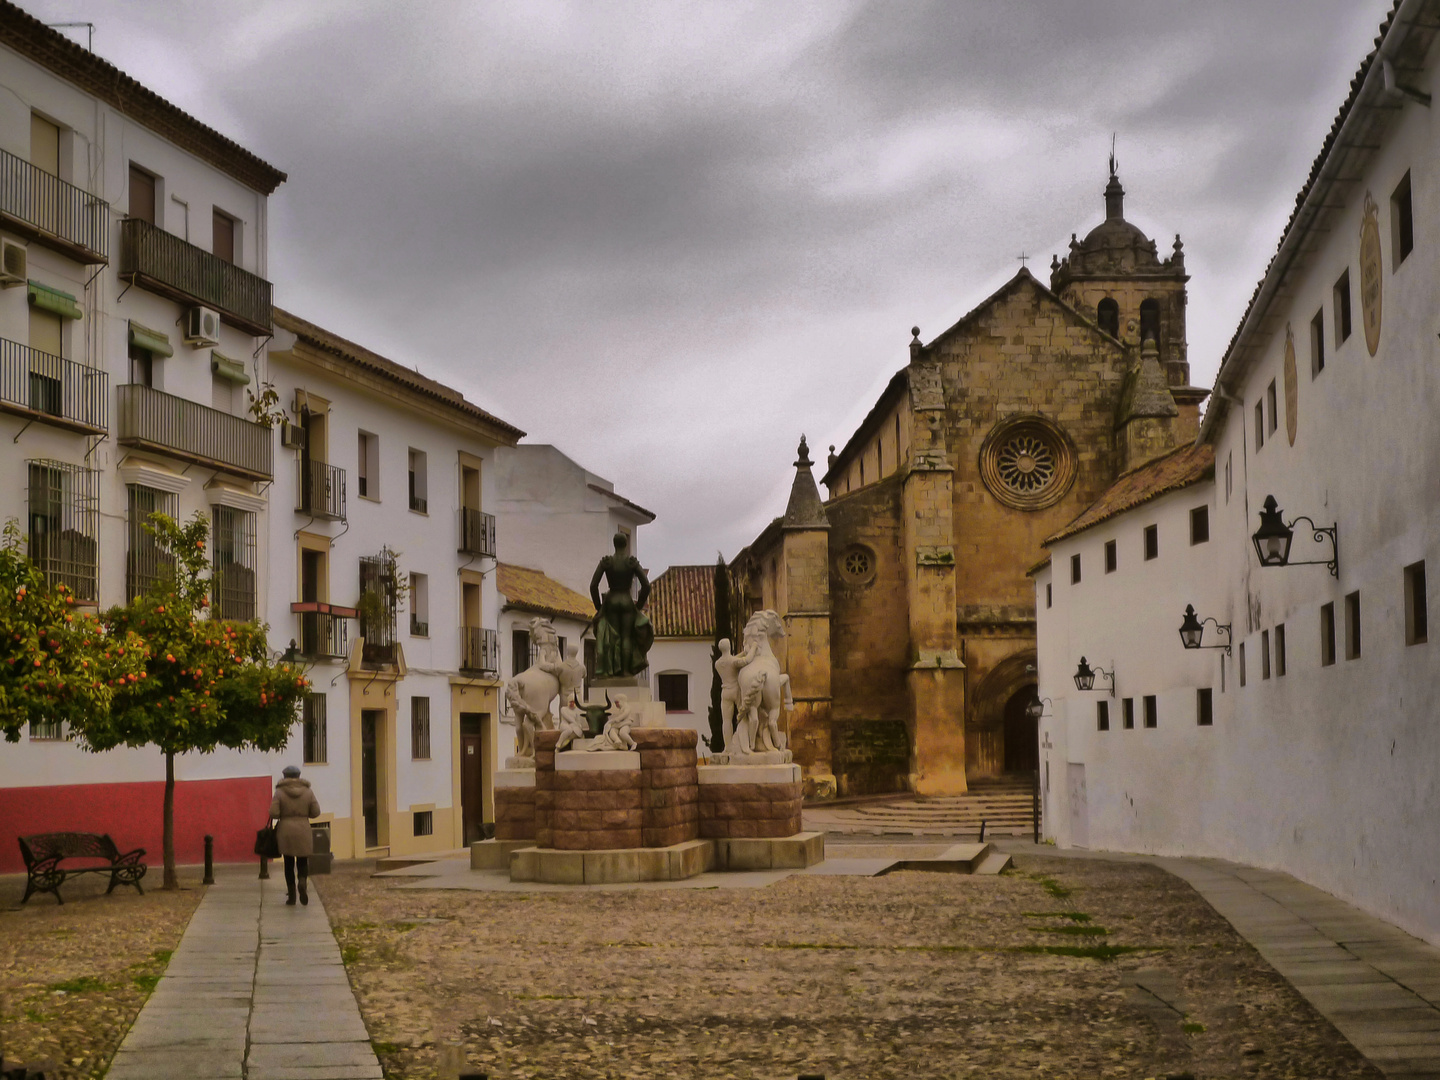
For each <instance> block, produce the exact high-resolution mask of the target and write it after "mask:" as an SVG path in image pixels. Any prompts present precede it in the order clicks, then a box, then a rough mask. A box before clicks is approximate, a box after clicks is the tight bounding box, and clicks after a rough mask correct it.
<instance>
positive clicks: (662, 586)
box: [645, 566, 715, 640]
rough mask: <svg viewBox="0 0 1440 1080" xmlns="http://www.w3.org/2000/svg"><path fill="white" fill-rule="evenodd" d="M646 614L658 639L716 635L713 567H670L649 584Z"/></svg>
mask: <svg viewBox="0 0 1440 1080" xmlns="http://www.w3.org/2000/svg"><path fill="white" fill-rule="evenodd" d="M645 614H646V615H648V616H649V617H650V625H651V626H653V627H654V628H655V636H656V637H658V638H670V637H681V638H705V639H707V640H708V639H710V638H711V637H713V636H714V634H715V567H714V566H672V567H670V568H669V569H668V570H666V571H665V572H664V573H663V574H661V575H660V576H659V577H657V578H656V579H655V580H654V581H652V582H651V583H650V600H649V602H648V603H647V604H646V605H645Z"/></svg>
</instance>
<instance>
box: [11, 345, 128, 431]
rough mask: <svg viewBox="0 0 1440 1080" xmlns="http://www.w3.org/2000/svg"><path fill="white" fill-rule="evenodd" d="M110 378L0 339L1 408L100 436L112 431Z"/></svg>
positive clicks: (49, 354)
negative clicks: (109, 407)
mask: <svg viewBox="0 0 1440 1080" xmlns="http://www.w3.org/2000/svg"><path fill="white" fill-rule="evenodd" d="M109 390H110V378H109V376H108V375H106V374H105V372H103V371H96V370H95V369H94V368H92V367H86V366H85V365H84V364H77V363H75V362H74V361H73V360H65V359H62V358H61V357H58V356H55V355H53V354H51V353H47V352H41V351H40V350H39V349H32V348H30V346H28V345H21V344H20V343H19V342H18V341H9V340H6V339H4V338H0V409H3V410H4V411H6V412H12V413H19V414H20V415H21V416H25V417H29V418H30V419H33V420H39V421H40V422H41V423H43V424H53V425H54V426H56V427H63V428H69V429H70V430H72V431H83V432H88V433H91V434H99V433H101V432H103V431H104V430H105V429H106V428H107V427H108V426H109V416H108V415H107V414H108V411H109V410H108V408H107V406H108V405H109V398H110V393H109Z"/></svg>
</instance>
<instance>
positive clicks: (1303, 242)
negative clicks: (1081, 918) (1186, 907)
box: [1035, 0, 1440, 942]
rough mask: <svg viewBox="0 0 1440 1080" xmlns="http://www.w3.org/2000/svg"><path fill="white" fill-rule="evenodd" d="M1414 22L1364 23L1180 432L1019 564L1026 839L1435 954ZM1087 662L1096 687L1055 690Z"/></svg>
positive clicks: (1436, 781) (1423, 2)
mask: <svg viewBox="0 0 1440 1080" xmlns="http://www.w3.org/2000/svg"><path fill="white" fill-rule="evenodd" d="M1437 24H1440V3H1437V2H1436V0H1400V2H1399V3H1398V4H1397V5H1396V6H1395V9H1394V10H1393V11H1392V13H1391V16H1390V17H1389V18H1388V19H1387V20H1386V22H1385V24H1384V26H1383V27H1382V28H1381V35H1380V38H1379V44H1378V45H1377V47H1376V49H1375V51H1374V52H1372V53H1371V55H1370V56H1368V57H1367V58H1366V59H1365V61H1364V63H1363V64H1362V65H1361V68H1360V72H1359V75H1358V76H1357V77H1356V79H1355V81H1354V83H1353V84H1352V89H1351V93H1350V96H1349V98H1348V100H1347V101H1346V102H1345V104H1344V106H1343V107H1342V109H1341V111H1340V114H1339V116H1338V117H1337V119H1336V122H1335V124H1334V127H1333V128H1332V130H1331V132H1330V134H1329V136H1328V137H1327V139H1326V141H1325V144H1324V146H1323V147H1322V148H1321V151H1320V154H1319V157H1318V158H1317V159H1316V162H1315V164H1314V166H1313V168H1312V171H1311V174H1310V178H1309V179H1308V181H1307V182H1306V184H1305V187H1304V188H1303V190H1302V191H1301V193H1300V196H1299V199H1298V200H1297V204H1296V209H1295V212H1294V214H1293V216H1292V218H1291V220H1290V222H1289V223H1288V225H1287V226H1286V229H1285V231H1284V234H1283V236H1282V237H1281V240H1280V246H1279V249H1278V251H1277V252H1276V255H1275V257H1274V259H1273V260H1272V262H1271V264H1270V267H1269V269H1268V270H1267V272H1266V274H1265V277H1264V278H1263V279H1262V281H1261V282H1260V285H1259V287H1258V289H1257V290H1256V293H1255V296H1254V298H1253V299H1252V301H1251V304H1250V307H1249V309H1248V310H1247V312H1246V314H1245V316H1244V319H1243V321H1242V323H1241V325H1240V327H1239V329H1238V330H1237V332H1236V334H1235V337H1234V339H1233V341H1232V343H1231V345H1230V346H1229V348H1228V349H1227V351H1226V354H1225V356H1224V359H1223V362H1222V366H1221V369H1220V374H1219V377H1218V379H1217V382H1216V385H1215V390H1214V393H1213V396H1212V398H1211V402H1210V407H1209V410H1208V412H1207V415H1206V417H1205V420H1204V423H1203V425H1202V428H1201V432H1200V440H1199V445H1198V446H1197V447H1195V448H1193V449H1191V450H1182V451H1179V452H1178V453H1176V454H1172V455H1169V456H1167V457H1165V458H1161V459H1158V460H1156V461H1152V462H1150V463H1148V464H1146V465H1144V466H1142V467H1141V468H1140V469H1138V470H1136V471H1135V473H1133V474H1130V475H1129V476H1127V477H1122V478H1121V480H1120V481H1119V482H1118V483H1117V485H1116V489H1112V491H1111V492H1110V493H1107V495H1106V496H1105V497H1104V498H1102V500H1101V502H1100V504H1097V507H1094V508H1092V511H1093V513H1092V511H1087V515H1089V520H1087V519H1086V517H1082V518H1081V519H1080V520H1079V521H1078V522H1077V523H1076V524H1075V525H1072V526H1071V527H1070V528H1069V529H1067V530H1064V531H1062V533H1061V534H1059V535H1058V536H1056V537H1054V538H1052V541H1051V543H1050V552H1051V559H1050V562H1049V563H1048V565H1045V566H1043V567H1042V568H1040V569H1038V570H1037V571H1036V572H1035V580H1036V588H1037V593H1036V600H1037V613H1038V627H1039V629H1038V634H1039V668H1040V690H1039V692H1040V694H1041V696H1042V699H1046V700H1045V702H1044V704H1045V711H1046V715H1045V716H1044V717H1043V718H1042V720H1041V760H1042V768H1043V769H1044V770H1045V773H1046V774H1047V775H1048V783H1047V784H1046V785H1045V829H1046V833H1047V835H1048V836H1049V837H1051V838H1052V839H1054V840H1055V841H1056V842H1058V843H1060V844H1062V845H1068V844H1075V845H1082V846H1089V847H1096V848H1119V849H1126V850H1137V851H1147V852H1160V853H1169V854H1186V855H1213V856H1221V857H1224V858H1229V859H1235V860H1237V861H1240V862H1244V863H1249V864H1252V865H1257V866H1263V867H1274V868H1278V869H1282V870H1285V871H1287V872H1289V873H1291V874H1294V875H1295V876H1297V877H1299V878H1301V879H1302V880H1305V881H1307V882H1310V883H1311V884H1313V885H1316V886H1318V887H1320V888H1322V889H1324V890H1326V891H1328V892H1330V893H1333V894H1335V895H1337V896H1339V897H1341V898H1343V899H1345V900H1347V901H1349V902H1351V903H1353V904H1356V905H1357V906H1360V907H1362V908H1364V909H1366V910H1368V911H1370V912H1373V913H1375V914H1377V915H1379V916H1381V917H1382V918H1385V919H1387V920H1389V921H1391V922H1393V923H1395V924H1396V925H1398V926H1400V927H1402V928H1404V929H1406V930H1408V931H1410V932H1411V933H1414V934H1417V935H1419V936H1422V937H1424V938H1426V939H1428V940H1430V941H1432V942H1440V893H1437V891H1436V889H1435V884H1434V869H1433V868H1434V863H1435V851H1436V848H1437V844H1440V724H1437V723H1436V706H1435V702H1436V701H1437V700H1440V663H1437V660H1436V657H1435V656H1434V655H1433V650H1434V649H1435V648H1436V646H1435V645H1434V644H1432V643H1430V641H1429V637H1430V635H1429V616H1428V610H1429V591H1430V590H1429V585H1428V579H1429V578H1430V577H1433V576H1435V573H1436V571H1435V569H1434V568H1435V567H1436V566H1437V565H1440V496H1437V488H1436V477H1437V476H1440V441H1437V438H1436V435H1435V431H1436V428H1435V421H1434V418H1435V416H1436V415H1437V412H1440V355H1437V347H1440V341H1437V334H1440V315H1437V311H1436V307H1435V303H1434V298H1435V295H1436V292H1437V286H1440V154H1437V146H1440V131H1437V124H1440V119H1437V117H1436V113H1435V109H1434V107H1433V101H1434V99H1433V96H1432V95H1434V94H1435V93H1436V92H1437V91H1440V86H1437V80H1436V77H1435V70H1436V64H1435V55H1434V53H1435V36H1436V31H1435V29H1434V28H1435V27H1436V26H1437ZM1187 455H1188V456H1190V459H1191V460H1190V461H1189V462H1188V465H1189V466H1190V467H1189V468H1180V467H1179V465H1178V464H1177V462H1178V461H1179V459H1181V458H1182V457H1184V456H1187ZM1167 474H1168V475H1167ZM1127 484H1128V485H1129V488H1128V490H1121V489H1122V485H1127ZM1271 498H1273V499H1274V500H1275V502H1274V503H1273V504H1268V500H1269V499H1271ZM1267 504H1268V505H1267ZM1276 510H1278V518H1277V516H1276V515H1275V511H1276ZM1202 511H1203V517H1204V518H1205V519H1206V520H1205V521H1204V522H1203V525H1202V524H1200V523H1199V522H1198V517H1200V516H1202V515H1201V513H1200V512H1202ZM1262 515H1264V516H1262ZM1267 521H1268V524H1267ZM1262 525H1265V526H1266V527H1265V530H1264V531H1262ZM1151 530H1153V532H1151ZM1257 533H1259V534H1260V536H1259V541H1258V543H1257V541H1256V534H1257ZM1112 542H1113V543H1115V544H1116V547H1117V561H1116V565H1115V567H1114V569H1113V571H1112V572H1110V573H1106V568H1107V563H1106V545H1108V544H1110V543H1112ZM1262 555H1263V556H1264V557H1265V559H1266V560H1267V562H1269V563H1273V564H1274V565H1262V562H1261V557H1262ZM1077 560H1078V567H1077ZM1427 567H1429V568H1430V569H1429V573H1428V574H1427ZM1186 605H1190V606H1192V607H1193V609H1194V612H1195V616H1196V618H1195V622H1196V623H1200V624H1201V629H1202V636H1201V637H1200V638H1199V641H1198V644H1199V645H1200V646H1201V648H1198V649H1186V648H1184V647H1183V646H1182V639H1181V635H1180V630H1181V628H1182V625H1183V620H1184V619H1185V608H1186ZM1209 620H1213V622H1211V621H1209ZM1188 629H1189V630H1190V632H1191V635H1192V637H1193V631H1194V629H1195V627H1194V624H1193V623H1192V624H1190V626H1189V627H1188ZM1226 629H1228V631H1229V633H1226V632H1225V630H1226ZM1230 638H1233V644H1232V646H1231V649H1230V652H1229V654H1227V652H1226V649H1225V648H1224V646H1225V645H1226V644H1227V643H1228V642H1229V639H1230ZM1216 646H1218V647H1216ZM1082 656H1084V657H1085V658H1086V660H1087V666H1088V667H1090V668H1091V669H1092V670H1093V669H1094V668H1096V667H1097V666H1098V667H1100V668H1103V669H1105V671H1106V672H1107V673H1109V672H1113V674H1114V687H1115V690H1114V695H1115V696H1113V697H1112V696H1111V692H1110V686H1109V683H1108V680H1107V678H1106V676H1105V675H1100V676H1098V677H1097V678H1096V680H1095V682H1094V689H1093V690H1092V691H1090V692H1082V691H1081V690H1079V689H1078V688H1077V683H1076V679H1075V676H1076V673H1077V666H1078V664H1079V661H1080V658H1081V657H1082ZM1127 701H1128V702H1130V703H1131V705H1130V709H1131V710H1132V714H1133V715H1135V716H1136V717H1137V718H1136V719H1135V720H1134V726H1133V727H1127V726H1126V721H1125V715H1126V710H1125V702H1127ZM1104 706H1108V709H1105V708H1102V707H1104ZM1107 711H1108V717H1107V716H1106V712H1107ZM1106 721H1108V723H1107V722H1106ZM1107 728H1108V730H1107Z"/></svg>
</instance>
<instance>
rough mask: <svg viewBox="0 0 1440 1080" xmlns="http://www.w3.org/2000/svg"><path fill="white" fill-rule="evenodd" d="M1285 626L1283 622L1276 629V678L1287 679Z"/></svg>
mask: <svg viewBox="0 0 1440 1080" xmlns="http://www.w3.org/2000/svg"><path fill="white" fill-rule="evenodd" d="M1285 665H1286V660H1285V624H1284V623H1283V622H1282V623H1280V624H1278V625H1277V626H1276V627H1275V677H1276V678H1277V679H1283V678H1284V677H1285Z"/></svg>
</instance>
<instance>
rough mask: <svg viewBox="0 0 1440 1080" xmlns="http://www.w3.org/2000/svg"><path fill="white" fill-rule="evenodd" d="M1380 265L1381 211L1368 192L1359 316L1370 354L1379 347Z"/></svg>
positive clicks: (1362, 235)
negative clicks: (1362, 321) (1363, 322)
mask: <svg viewBox="0 0 1440 1080" xmlns="http://www.w3.org/2000/svg"><path fill="white" fill-rule="evenodd" d="M1382 271H1383V267H1382V266H1381V263H1380V208H1379V207H1378V206H1376V205H1375V200H1374V199H1373V198H1372V197H1371V196H1370V193H1369V192H1368V191H1367V192H1366V193H1365V214H1364V217H1363V218H1362V219H1361V221H1360V314H1361V318H1362V319H1363V320H1364V321H1365V347H1366V348H1367V349H1369V350H1370V355H1371V356H1374V355H1375V350H1376V349H1378V348H1380V306H1381V305H1380V301H1381V293H1382V292H1383V291H1384V289H1383V285H1382V280H1383V273H1382Z"/></svg>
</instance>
